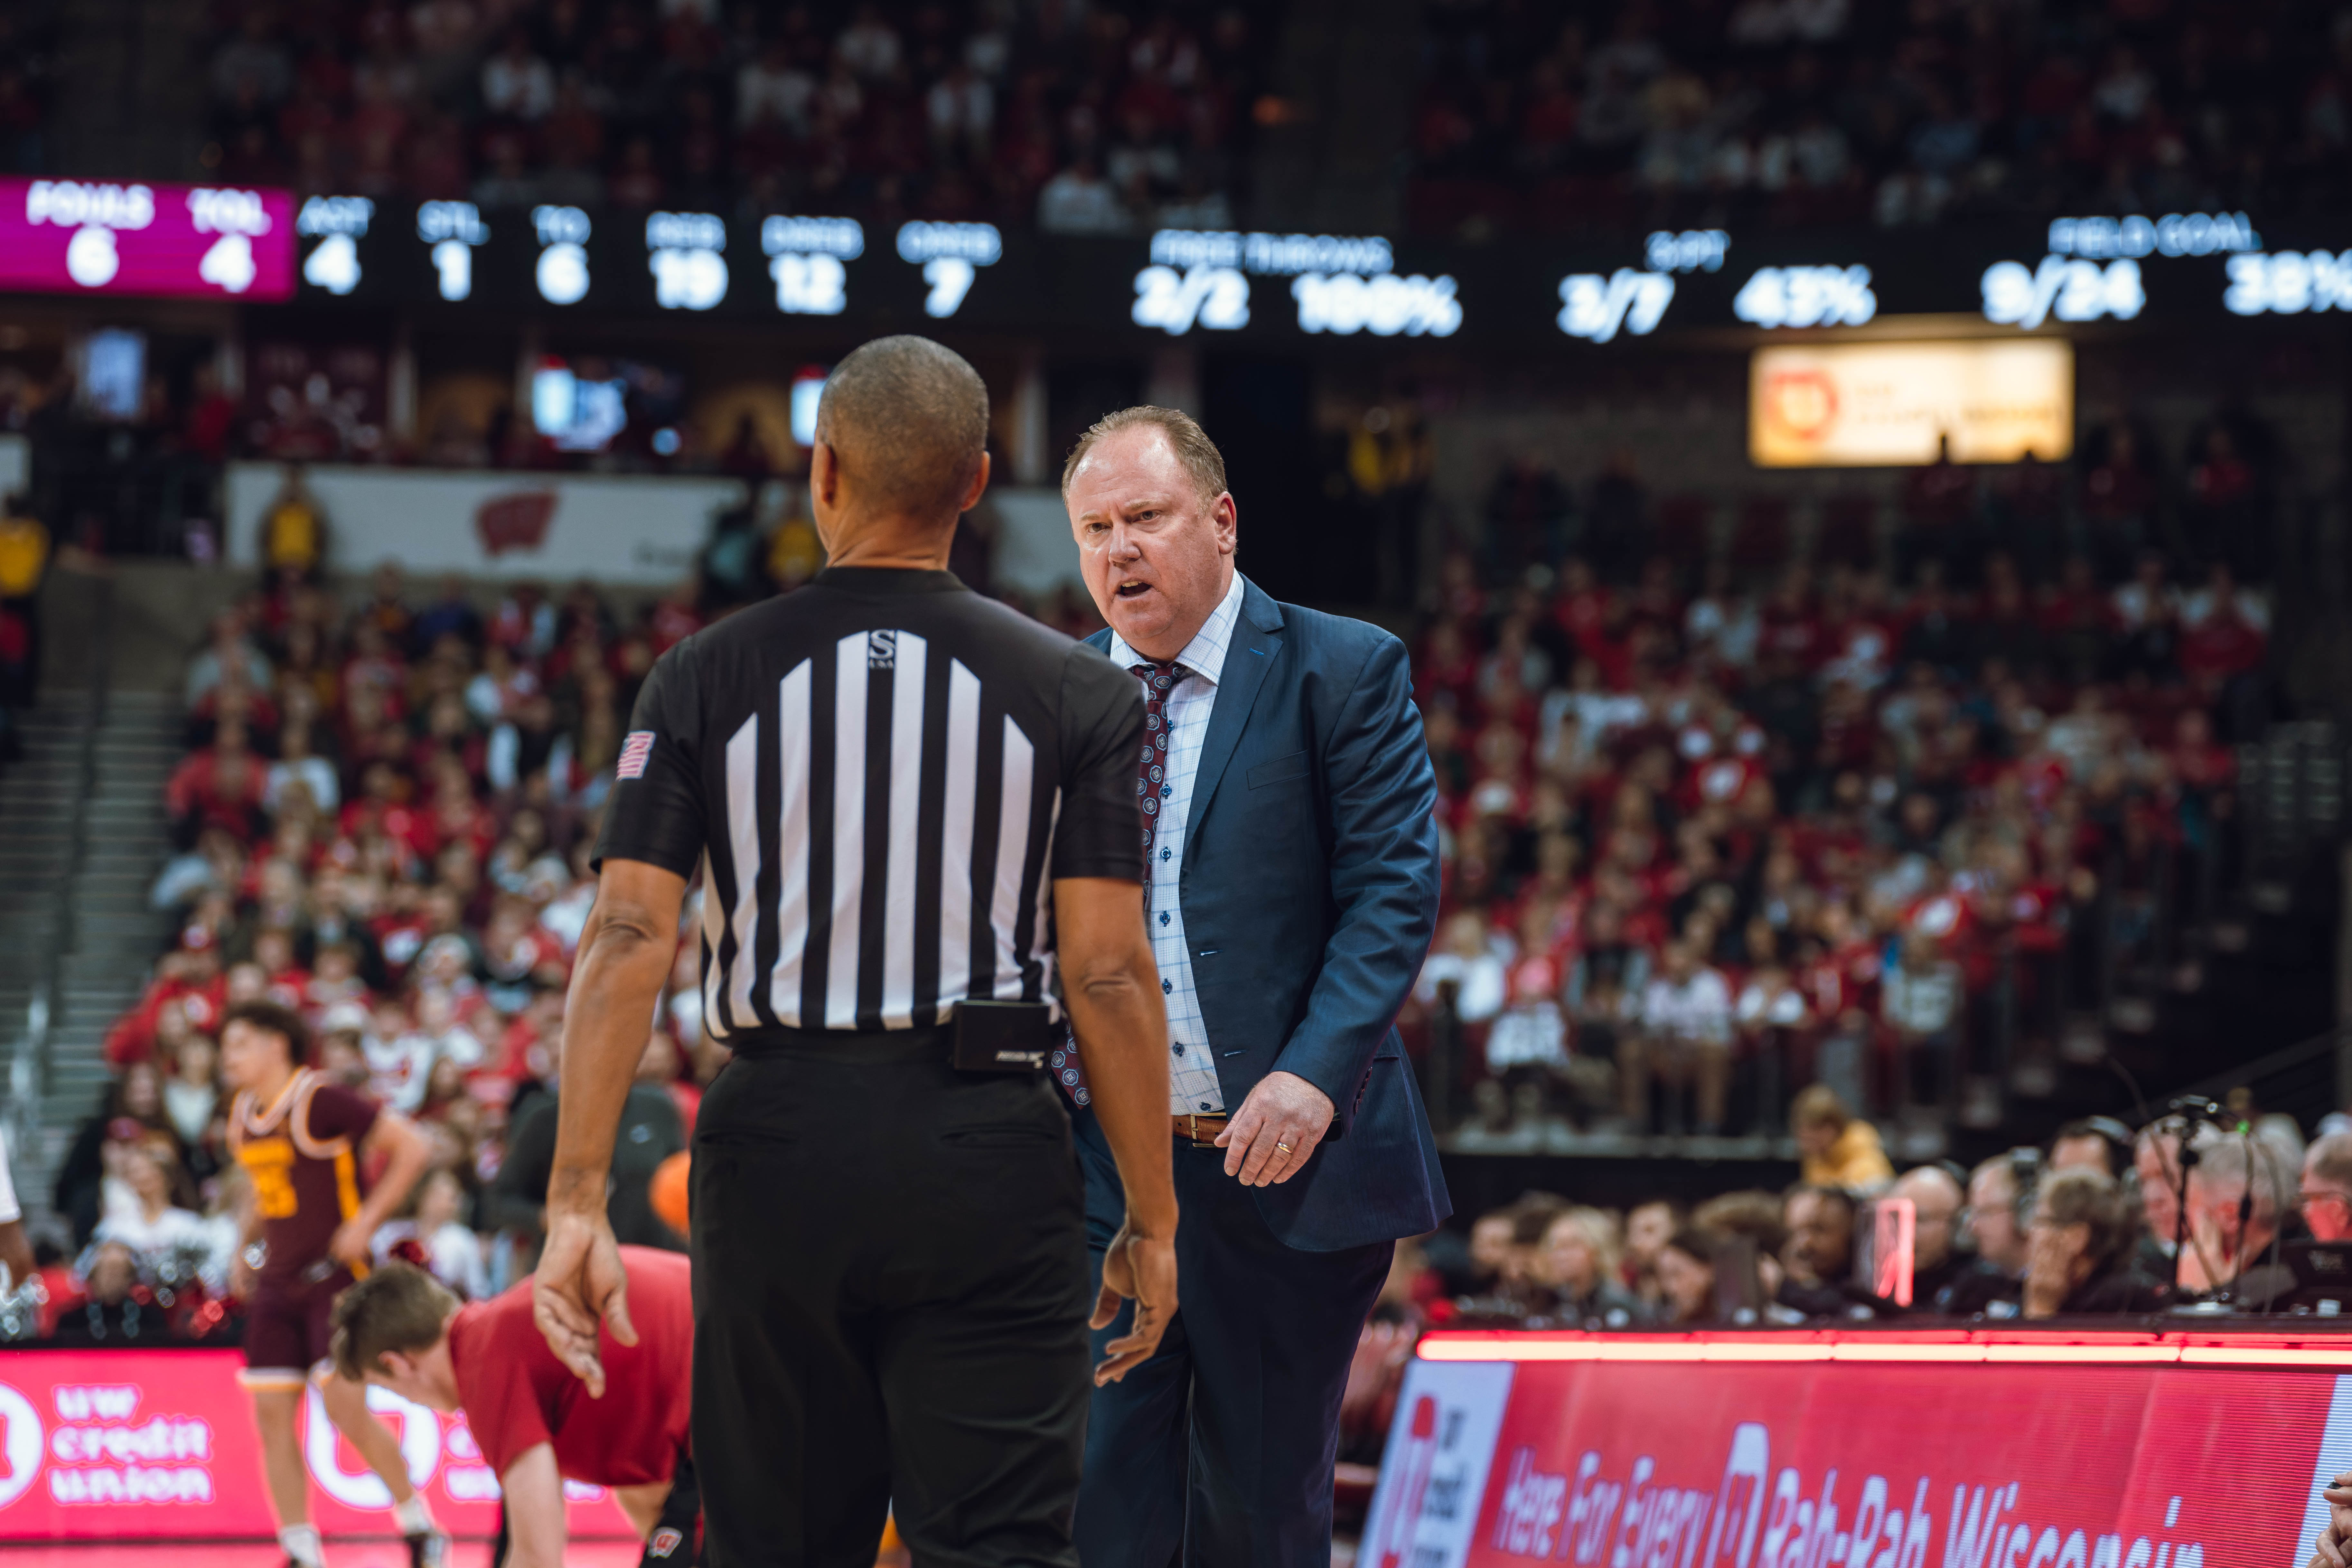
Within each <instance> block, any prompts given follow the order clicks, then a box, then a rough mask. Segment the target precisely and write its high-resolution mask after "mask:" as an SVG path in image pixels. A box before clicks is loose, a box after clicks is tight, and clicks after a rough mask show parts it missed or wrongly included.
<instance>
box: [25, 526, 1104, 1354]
mask: <svg viewBox="0 0 2352 1568" xmlns="http://www.w3.org/2000/svg"><path fill="white" fill-rule="evenodd" d="M787 526H788V527H789V524H788V525H787ZM802 526H803V527H805V524H804V523H803V524H802ZM268 528H269V532H270V535H271V553H272V555H273V558H274V559H277V560H278V565H277V566H276V567H275V569H274V570H273V571H272V572H271V574H269V576H268V583H267V585H266V587H265V588H264V589H262V590H261V591H259V592H257V593H255V594H253V595H250V596H248V597H247V599H246V600H244V601H243V602H241V603H239V604H238V605H236V606H235V607H234V608H233V609H231V610H229V611H228V612H227V613H226V614H224V615H222V616H220V617H219V618H218V620H217V621H216V622H215V624H214V625H213V626H212V629H211V633H210V636H209V637H208V639H207V640H206V642H205V645H204V646H203V647H201V648H200V649H198V650H196V651H195V653H194V656H193V658H191V659H190V662H189V664H188V668H187V674H186V679H185V689H184V700H185V705H186V709H185V710H186V724H187V742H188V748H189V749H188V753H187V755H186V757H185V759H184V761H183V762H182V763H180V765H179V766H178V768H177V769H176V771H175V772H174V773H173V775H172V777H171V779H170V782H169V784H168V785H167V786H166V789H165V792H164V798H163V809H164V810H165V811H166V812H167V813H168V816H169V818H170V822H171V827H172V836H173V846H174V850H175V853H174V854H173V857H172V858H171V859H170V860H169V861H168V863H167V864H166V865H165V866H164V867H163V869H162V872H161V874H160V875H159V876H158V878H157V879H156V881H155V883H154V886H153V890H152V901H153V904H154V906H155V907H156V908H157V909H158V910H170V911H172V912H173V916H174V936H173V942H172V945H171V948H170V951H168V952H164V953H163V954H162V955H161V956H160V957H159V959H158V960H157V962H156V963H155V967H154V971H153V973H152V978H151V980H150V982H149V984H147V986H146V989H145V992H144V994H143V995H142V997H141V998H140V1000H139V1002H138V1004H137V1005H136V1006H134V1007H133V1008H132V1009H131V1012H130V1013H129V1014H127V1015H126V1016H124V1017H122V1018H121V1020H120V1022H119V1023H117V1025H116V1026H114V1028H113V1029H112V1031H111V1033H110V1035H109V1037H108V1038H107V1040H106V1045H105V1054H106V1059H107V1062H108V1064H109V1065H110V1067H111V1068H113V1069H114V1072H115V1078H114V1080H113V1083H112V1087H111V1089H110V1091H109V1093H108V1095H107V1097H106V1100H105V1102H104V1103H103V1104H102V1105H100V1106H99V1107H97V1108H95V1110H94V1113H93V1114H92V1115H91V1116H90V1118H89V1121H87V1122H86V1123H84V1125H83V1126H82V1128H81V1129H80V1131H79V1136H78V1137H77V1138H76V1139H75V1140H74V1142H73V1143H72V1145H71V1146H70V1148H69V1149H68V1152H67V1155H66V1158H65V1161H64V1163H63V1164H62V1166H61V1168H60V1169H59V1172H58V1178H57V1183H56V1187H55V1191H54V1193H53V1194H52V1199H53V1203H54V1207H55V1212H56V1214H57V1215H58V1217H59V1218H60V1219H61V1220H62V1221H63V1222H64V1223H65V1225H66V1226H68V1227H69V1229H70V1231H71V1238H72V1244H73V1247H74V1248H75V1249H76V1251H75V1253H74V1254H72V1255H68V1253H67V1252H66V1251H65V1249H63V1248H62V1247H56V1246H54V1245H51V1246H50V1247H47V1249H46V1250H47V1257H46V1259H45V1262H46V1268H45V1271H44V1272H45V1278H44V1289H46V1291H47V1297H48V1300H47V1304H46V1305H45V1306H43V1307H42V1308H41V1309H40V1310H39V1312H38V1314H37V1316H38V1318H39V1321H40V1325H41V1328H42V1330H43V1331H45V1332H49V1333H54V1334H55V1335H56V1336H58V1337H59V1338H62V1339H65V1340H68V1341H81V1342H93V1343H120V1342H129V1341H144V1342H152V1341H157V1340H188V1339H194V1340H207V1339H215V1338H222V1337H226V1336H227V1335H230V1334H233V1333H234V1332H235V1331H236V1303H235V1302H234V1300H232V1299H231V1298H230V1296H229V1294H228V1292H227V1290H226V1285H227V1279H228V1271H229V1268H230V1263H231V1260H232V1253H233V1251H234V1247H235V1244H236V1215H237V1213H238V1209H239V1205H240V1204H242V1203H244V1202H245V1201H246V1199H247V1194H246V1186H247V1182H246V1178H245V1175H244V1173H243V1172H242V1170H241V1169H240V1168H239V1167H238V1166H237V1165H236V1162H235V1161H234V1160H233V1159H231V1158H229V1156H228V1154H227V1151H226V1115H227V1112H228V1110H229V1105H230V1100H231V1098H232V1097H231V1095H230V1093H229V1091H228V1090H227V1089H226V1087H225V1086H224V1084H223V1082H222V1079H221V1076H220V1071H219V1047H218V1038H217V1037H218V1032H219V1026H220V1022H221V1018H222V1015H223V1013H224V1011H225V1010H226V1008H227V1007H229V1006H231V1005H234V1004H236V1003H238V1002H241V1001H245V1000H247V999H253V998H266V999H268V1000H272V1001H276V1002H279V1003H282V1004H284V1005H287V1006H289V1007H292V1008H294V1009H296V1010H297V1011H298V1012H299V1014H300V1015H301V1016H302V1018H303V1020H304V1021H305V1023H306V1024H307V1025H308V1026H309V1028H310V1031H311V1034H312V1037H313V1046H312V1051H311V1057H310V1063H311V1065H312V1066H314V1067H316V1068H319V1069H320V1071H321V1072H323V1073H325V1074H326V1075H327V1076H328V1077H329V1078H330V1079H332V1080H334V1081H336V1082H338V1083H341V1084H343V1085H345V1086H347V1087H349V1088H352V1089H358V1090H360V1091H362V1092H363V1093H366V1094H368V1095H371V1096H373V1097H374V1098H375V1099H376V1100H379V1101H381V1102H382V1103H383V1104H384V1105H386V1106H389V1107H391V1108H393V1109H394V1110H399V1111H400V1112H402V1113H403V1114H404V1115H406V1116H408V1117H410V1118H412V1119H414V1120H415V1121H417V1122H418V1123H419V1124H420V1125H421V1126H422V1128H423V1130H424V1131H425V1135H426V1137H427V1139H428V1140H429V1142H430V1143H431V1147H432V1151H433V1159H432V1165H431V1167H430V1170H429V1172H428V1173H427V1175H426V1177H425V1180H424V1181H423V1182H421V1183H420V1184H419V1185H418V1187H417V1189H416V1193H415V1197H414V1199H413V1201H412V1203H411V1205H410V1211H411V1212H410V1213H409V1214H408V1215H405V1216H404V1217H403V1218H402V1219H400V1220H398V1221H396V1222H394V1223H393V1224H391V1225H388V1226H385V1227H384V1229H383V1232H382V1233H381V1234H380V1235H379V1236H378V1237H377V1250H378V1252H379V1253H380V1254H381V1253H384V1252H387V1251H388V1250H389V1249H390V1248H391V1247H393V1246H394V1245H395V1244H397V1243H399V1242H401V1241H403V1240H404V1239H413V1240H415V1242H417V1243H418V1244H419V1245H420V1246H422V1247H424V1248H425V1251H426V1253H428V1254H429V1255H430V1257H431V1258H432V1266H433V1268H434V1269H435V1271H436V1273H437V1274H439V1275H440V1277H441V1278H442V1279H444V1280H445V1281H446V1283H447V1284H449V1285H450V1287H451V1288H452V1289H457V1290H458V1291H460V1292H461V1293H463V1294H465V1295H467V1296H469V1297H475V1298H478V1297H481V1296H483V1295H485V1294H487V1293H489V1292H492V1291H495V1290H497V1289H501V1288H503V1287H504V1286H505V1285H506V1284H509V1283H511V1282H512V1281H513V1280H514V1279H519V1278H520V1277H521V1276H522V1275H523V1274H525V1273H527V1272H528V1271H529V1270H530V1267H531V1262H532V1259H533V1258H534V1257H535V1255H536V1251H537V1246H538V1239H539V1219H540V1205H541V1194H543V1193H544V1191H545V1189H546V1184H547V1176H548V1169H549V1164H550V1161H551V1156H552V1153H553V1148H554V1135H555V1089H556V1083H557V1074H558V1069H559V1066H560V1063H561V1059H562V1017H563V1005H564V992H565V988H566V985H567V984H568V981H569V976H570V971H571V964H572V953H573V950H574V947H575V946H576V944H577V942H578V940H579V936H580V932H581V929H582V925H583V921H585V919H586V916H587V913H588V909H589V906H590V904H591V903H592V902H593V899H594V895H595V881H594V879H593V874H592V873H591V871H590V870H589V868H588V856H589V852H590V849H591V847H592V846H593V841H594V837H595V827H596V822H597V814H598V811H599V808H600V807H601V806H602V805H603V803H604V794H605V791H606V790H607V789H608V788H609V787H610V784H611V781H612V773H613V766H614V759H615V757H616V755H617V753H618V752H619V749H620V744H621V739H622V733H623V731H624V730H625V721H626V720H627V717H628V715H629V712H630V710H631V707H632V705H633V704H634V702H635V696H636V689H637V687H638V685H639V684H640V683H641V682H642V681H643V680H644V679H645V678H646V672H647V671H648V670H650V669H651V668H652V667H653V663H654V661H655V660H656V658H659V657H660V656H661V655H662V654H663V653H664V652H665V651H666V650H667V649H668V648H669V647H672V646H674V645H675V644H676V643H677V642H678V641H680V640H681V639H682V638H684V637H688V636H689V635H691V634H692V633H693V632H694V631H696V630H697V629H698V628H699V627H700V626H703V625H704V624H705V623H706V621H707V620H708V619H709V617H710V616H712V615H714V614H719V613H724V610H725V609H726V607H727V606H728V605H729V604H730V602H740V599H742V598H748V597H751V596H753V595H761V594H764V593H767V592H772V591H773V587H772V585H771V584H766V583H763V582H761V583H755V584H750V585H747V586H746V587H745V591H744V592H743V593H741V594H740V595H731V596H730V595H727V594H723V593H719V592H718V591H716V590H715V589H714V590H709V591H698V586H697V585H694V584H689V585H688V586H686V587H682V588H681V589H679V590H677V591H676V592H673V593H671V594H669V595H665V596H663V597H661V598H659V599H656V600H653V601H651V602H648V603H645V604H643V605H637V606H635V608H634V609H633V610H631V611H630V612H629V613H627V614H623V613H620V612H619V611H618V610H617V609H616V607H615V605H613V604H612V603H609V602H608V601H607V600H606V599H605V598H604V597H603V596H600V595H599V594H598V592H597V591H596V590H595V589H593V588H592V587H589V586H587V585H584V584H583V585H581V586H578V587H575V588H573V589H572V590H571V591H570V592H568V593H564V594H562V595H556V596H551V595H548V594H546V593H545V592H543V591H542V590H541V589H540V588H539V587H538V586H537V585H536V584H516V585H515V586H513V587H512V588H510V589H509V590H508V591H506V592H505V594H504V595H503V597H501V598H500V599H499V601H498V602H497V603H496V604H495V605H484V604H482V603H481V602H480V601H478V599H476V598H475V597H473V596H471V595H468V593H467V589H466V586H465V585H464V584H460V583H458V582H457V581H456V580H454V579H453V580H450V581H447V582H446V583H444V584H441V585H440V586H439V588H438V589H437V591H436V592H435V593H432V594H428V595H416V594H414V593H412V592H411V590H410V588H409V585H408V584H406V583H405V582H404V580H403V578H402V576H401V574H400V573H399V571H398V570H397V569H396V568H394V567H391V566H386V567H383V569H381V570H380V571H379V572H378V573H377V574H375V575H374V577H373V581H372V584H371V588H370V591H369V593H368V595H367V596H366V597H365V599H364V601H363V602H362V603H360V604H358V605H357V606H356V608H352V607H351V606H347V605H340V604H338V603H337V601H336V600H335V599H334V598H333V597H332V596H331V594H330V593H329V591H328V590H327V589H326V588H325V587H323V586H321V585H320V582H321V572H320V567H321V565H322V563H323V559H324V547H325V542H326V541H325V537H324V533H323V529H324V519H323V517H322V516H320V514H319V513H318V512H317V511H316V510H315V503H313V502H311V501H310V500H309V499H308V498H307V496H306V495H305V494H304V493H303V492H302V491H301V490H300V489H299V486H296V487H290V488H289V490H288V492H287V493H285V494H283V495H281V496H280V497H279V498H278V503H276V504H275V505H274V506H273V508H272V515H271V521H270V523H269V525H268ZM807 544H808V547H809V548H810V549H811V550H812V551H813V550H814V540H813V539H812V540H810V541H808V542H807ZM794 547H795V546H794V542H793V540H792V539H787V540H786V541H785V542H784V543H783V544H782V545H781V546H778V545H775V544H773V542H771V544H770V546H769V553H770V554H773V553H774V552H775V551H776V550H779V549H782V550H783V551H784V552H786V553H789V552H790V551H791V550H792V549H793V548H794ZM755 575H756V574H755ZM805 575H806V574H805V572H802V573H800V574H798V576H799V577H802V578H804V577H805ZM792 580H794V578H793V574H789V573H787V574H786V581H788V582H789V581H792ZM1073 603H1074V602H1073V601H1071V600H1069V599H1067V598H1064V599H1060V600H1056V601H1055V602H1054V603H1052V604H1049V605H1045V606H1042V607H1041V610H1042V613H1044V614H1045V615H1046V616H1047V617H1048V618H1049V619H1055V620H1057V622H1058V623H1065V629H1066V630H1070V631H1072V632H1075V633H1080V634H1083V633H1084V632H1086V631H1088V630H1091V629H1093V628H1092V626H1087V625H1081V624H1076V622H1074V621H1072V620H1071V617H1072V616H1073V615H1074V613H1075V612H1074V610H1073V608H1072V605H1073ZM699 896H700V895H699V892H698V891H697V892H696V893H695V894H694V895H693V898H694V899H698V898H699ZM699 919H700V915H699V912H698V908H696V907H689V910H688V914H687V917H686V921H685V926H686V929H688V930H692V929H695V928H696V925H697V922H698V921H699ZM697 964H698V949H697V947H696V944H695V943H694V942H691V941H688V942H684V943H682V944H681V947H680V951H679V957H678V963H677V970H676V972H675V973H674V974H673V975H672V977H671V982H670V985H669V987H668V991H667V995H666V996H665V998H664V1000H663V1002H662V1005H661V1007H660V1009H659V1011H658V1013H657V1015H656V1017H655V1019H654V1020H653V1024H652V1027H651V1029H650V1030H649V1032H648V1036H647V1038H646V1051H645V1056H644V1059H643V1061H642V1062H641V1064H640V1066H639V1068H638V1075H637V1083H636V1086H635V1089H633V1090H632V1091H631V1093H630V1096H629V1099H628V1102H627V1106H626V1109H625V1111H624V1116H623V1122H622V1130H621V1135H620V1138H619V1140H618V1142H617V1143H616V1150H617V1153H616V1156H615V1159H616V1164H615V1182H614V1195H613V1213H614V1228H615V1231H616V1233H617V1234H618V1235H619V1237H620V1239H621V1240H622V1241H623V1242H625V1243H635V1244H639V1245H644V1246H649V1247H683V1246H684V1238H683V1237H681V1236H680V1235H679V1234H678V1233H677V1231H676V1230H675V1229H673V1228H672V1226H671V1225H670V1223H668V1222H667V1220H665V1219H664V1218H663V1217H662V1212H661V1209H660V1206H659V1204H658V1200H657V1199H656V1173H657V1172H659V1171H660V1170H661V1169H662V1167H663V1163H664V1162H665V1161H666V1160H667V1159H669V1157H670V1156H672V1155H674V1154H677V1153H678V1152H681V1151H682V1150H684V1149H685V1148H686V1146H687V1138H688V1135H689V1134H690V1132H691V1131H692V1129H693V1125H694V1117H695V1110H696V1108H697V1106H698V1103H699V1100H700V1096H701V1091H702V1087H703V1086H704V1085H706V1084H707V1083H709V1080H710V1079H711V1077H712V1075H713V1074H715V1073H716V1072H717V1071H718V1070H719V1067H720V1065H721V1064H722V1063H723V1062H724V1060H725V1059H726V1052H725V1049H724V1048H723V1047H719V1046H717V1045H715V1044H713V1043H712V1042H711V1041H709V1039H708V1038H707V1037H705V1036H704V1034H703V1031H702V1026H701V1013H700V1002H701V994H700V991H699V988H698V971H697ZM669 1212H670V1213H671V1214H672V1215H675V1214H676V1213H677V1210H675V1209H672V1210H670V1211H669ZM5 1334H6V1325H5V1314H0V1337H5Z"/></svg>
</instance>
